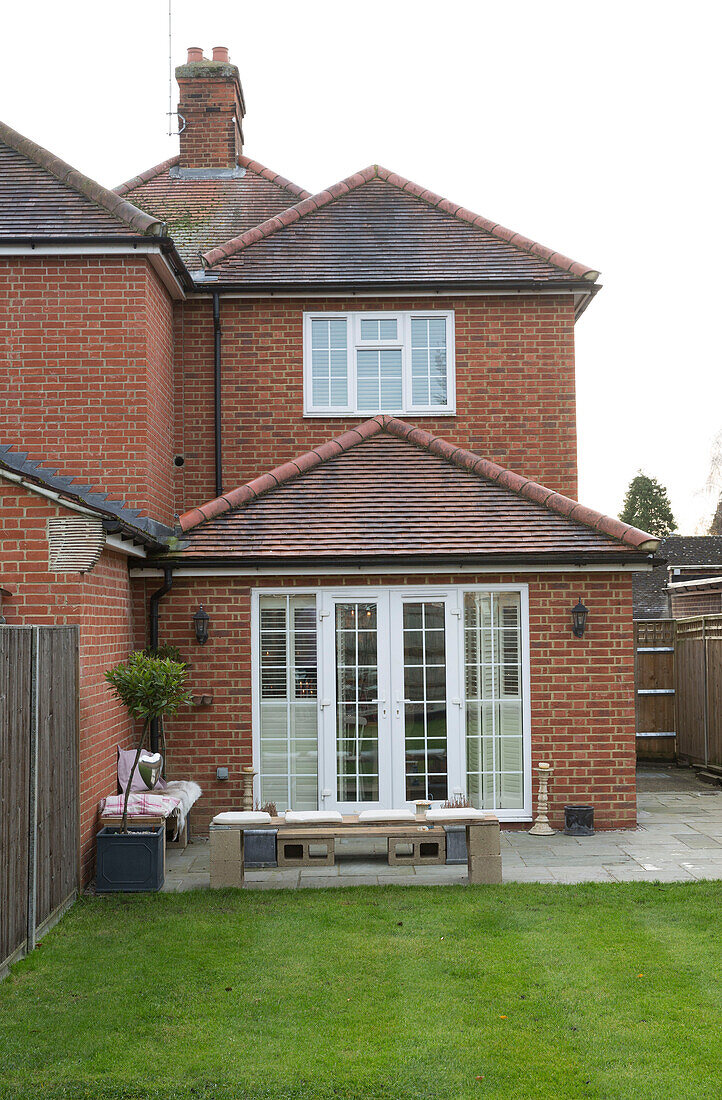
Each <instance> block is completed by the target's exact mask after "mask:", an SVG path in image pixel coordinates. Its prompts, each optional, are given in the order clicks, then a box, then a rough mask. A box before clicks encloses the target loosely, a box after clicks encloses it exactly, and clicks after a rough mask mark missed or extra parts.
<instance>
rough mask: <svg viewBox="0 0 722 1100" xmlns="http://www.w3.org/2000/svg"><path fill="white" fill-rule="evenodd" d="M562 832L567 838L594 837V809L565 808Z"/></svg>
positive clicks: (588, 807) (586, 807)
mask: <svg viewBox="0 0 722 1100" xmlns="http://www.w3.org/2000/svg"><path fill="white" fill-rule="evenodd" d="M564 832H565V833H566V834H567V836H594V807H593V806H565V807H564Z"/></svg>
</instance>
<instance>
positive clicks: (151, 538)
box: [0, 443, 173, 546]
mask: <svg viewBox="0 0 722 1100" xmlns="http://www.w3.org/2000/svg"><path fill="white" fill-rule="evenodd" d="M2 470H4V471H7V472H8V473H9V474H10V475H11V477H13V480H22V481H24V482H28V483H30V484H31V485H38V486H42V487H43V488H44V489H49V490H50V491H51V492H52V493H53V494H57V496H58V500H59V502H60V503H62V502H63V500H69V501H73V502H74V503H76V504H82V505H84V506H85V507H87V508H89V509H91V510H92V511H93V512H96V513H97V514H98V515H101V516H104V517H106V518H107V519H108V520H112V521H117V523H118V524H119V525H120V528H121V529H122V530H123V531H125V532H126V533H127V534H128V535H129V536H130V537H133V538H135V540H136V541H138V542H143V543H145V544H147V545H153V546H160V545H162V544H164V543H165V542H167V540H168V538H170V537H171V536H172V535H173V531H172V529H171V528H170V527H166V526H165V524H162V523H158V521H157V520H154V519H150V518H149V517H148V516H144V515H142V514H141V512H140V510H139V509H138V508H130V507H129V506H128V505H127V504H125V503H124V501H122V500H111V499H110V497H109V495H108V494H107V493H102V492H100V493H99V492H94V491H93V486H92V485H88V484H87V483H84V482H82V481H81V480H80V478H75V477H68V476H63V475H61V474H59V473H58V471H57V470H56V469H51V468H49V467H48V466H46V465H44V463H43V461H42V460H41V461H35V460H32V459H30V458H28V455H27V453H26V452H24V451H15V450H13V448H12V445H10V444H7V443H4V444H0V471H2ZM13 475H14V476H13Z"/></svg>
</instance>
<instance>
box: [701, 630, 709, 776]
mask: <svg viewBox="0 0 722 1100" xmlns="http://www.w3.org/2000/svg"><path fill="white" fill-rule="evenodd" d="M702 692H703V695H702V700H703V704H704V766H705V768H706V767H707V765H708V764H709V708H708V690H707V619H706V618H705V616H704V615H703V616H702Z"/></svg>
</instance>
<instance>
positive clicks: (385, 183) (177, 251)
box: [0, 49, 657, 872]
mask: <svg viewBox="0 0 722 1100" xmlns="http://www.w3.org/2000/svg"><path fill="white" fill-rule="evenodd" d="M176 76H177V79H178V83H179V87H180V102H179V114H180V115H181V116H182V120H183V129H182V132H181V134H180V152H179V156H177V157H174V158H172V159H171V160H169V161H166V162H165V163H163V164H160V165H158V166H156V167H155V168H151V169H150V170H148V171H145V172H142V173H141V174H140V175H139V176H136V177H135V178H134V179H132V180H130V181H129V182H128V183H125V184H123V185H122V186H121V187H118V188H117V189H116V190H115V191H114V192H112V191H108V190H106V189H105V188H102V187H101V186H99V185H98V184H97V183H94V182H93V181H91V180H89V179H88V178H86V177H84V176H83V175H81V174H80V173H79V172H77V171H76V170H75V169H73V168H71V167H70V166H69V165H67V164H64V163H63V162H61V161H60V160H58V158H56V157H54V156H52V155H51V154H50V153H48V152H47V151H46V150H44V149H41V148H40V147H38V146H37V145H35V144H34V143H33V142H31V141H29V140H28V139H26V138H23V137H21V136H20V135H19V134H17V133H15V132H14V131H12V130H11V129H10V128H9V127H5V126H2V127H1V128H0V166H1V174H0V195H1V196H2V201H1V203H0V269H1V270H2V280H3V288H2V298H3V301H4V303H5V310H4V315H3V316H2V318H0V327H1V328H2V334H3V340H2V348H3V351H2V356H3V370H2V372H1V373H0V379H1V381H0V385H2V387H3V395H2V396H3V400H2V402H1V403H0V444H2V446H0V493H1V494H2V506H1V507H2V512H1V521H0V537H1V539H2V559H1V568H0V584H1V585H2V589H3V590H4V594H3V597H2V613H3V614H4V616H5V618H6V620H7V622H8V623H10V624H21V623H79V624H80V628H81V631H80V634H81V738H82V749H83V754H84V757H85V758H86V759H92V762H93V766H92V768H89V769H85V770H84V773H83V776H82V838H83V839H82V844H83V856H84V866H85V868H86V872H87V871H88V870H89V869H90V866H91V863H92V854H93V836H94V829H95V824H96V810H97V803H98V800H99V798H100V797H102V796H103V795H105V794H108V793H111V792H112V791H113V790H114V789H115V788H114V782H115V746H116V744H126V743H129V741H130V738H131V736H132V730H131V729H130V728H129V724H128V721H127V718H126V716H125V715H124V713H123V711H122V709H121V708H119V707H118V706H116V705H115V704H114V703H113V701H112V699H111V697H110V695H109V693H108V692H107V690H106V689H105V686H104V683H103V678H102V674H103V671H104V670H105V669H106V668H108V667H109V666H110V665H112V664H113V663H115V662H117V661H119V660H121V659H123V658H125V656H127V654H128V653H129V652H130V650H131V649H132V648H134V647H142V646H144V645H147V644H149V643H152V642H154V641H160V643H172V644H175V645H177V646H178V647H179V648H180V650H181V652H182V654H183V657H184V658H185V659H187V660H188V662H189V666H190V679H191V683H192V685H193V687H194V690H195V691H196V693H198V694H205V695H207V696H211V697H212V702H211V704H210V705H206V706H200V707H194V708H191V709H189V710H188V711H187V712H185V713H183V714H181V715H179V716H177V717H176V719H175V720H174V721H173V724H172V729H170V730H169V748H168V762H167V763H168V767H169V770H170V772H171V774H172V775H173V776H175V777H182V778H194V779H196V780H197V781H198V782H199V783H200V784H201V786H202V788H203V791H204V796H203V798H202V800H201V802H200V803H199V805H198V807H197V811H198V812H197V814H196V823H197V826H200V827H201V828H202V827H203V825H204V824H207V822H208V821H209V819H210V817H211V816H212V815H213V814H215V813H217V812H219V811H220V810H223V809H229V808H234V807H237V806H238V805H239V802H240V793H241V783H242V769H243V768H244V767H247V766H249V765H252V766H253V767H254V769H255V771H256V773H257V775H256V780H255V783H256V790H255V795H256V798H257V799H258V800H259V801H260V802H261V803H264V802H266V801H269V800H270V801H273V802H275V803H276V804H277V806H278V809H279V810H283V809H285V808H287V807H289V806H292V807H295V808H310V807H314V808H315V807H316V806H321V807H325V808H334V807H338V808H342V809H345V810H352V809H356V808H359V807H362V806H363V807H369V806H374V805H381V806H385V807H388V806H405V805H407V804H410V803H413V802H414V801H415V800H417V799H421V798H428V799H431V800H432V801H435V802H437V803H438V802H439V801H443V800H445V799H446V798H448V797H451V796H453V795H454V794H457V793H465V794H467V795H468V797H469V798H470V799H471V801H472V802H473V803H474V804H475V805H479V806H482V807H487V808H489V809H494V810H496V811H497V812H498V813H499V815H500V817H501V818H502V819H503V820H504V821H505V822H506V823H508V824H509V825H514V824H520V823H523V822H527V821H529V820H530V818H531V816H532V814H533V809H534V792H533V782H532V777H533V767H534V765H535V764H536V763H538V761H539V760H541V759H546V760H550V761H551V762H552V763H553V765H554V768H555V772H554V780H553V785H552V799H551V802H552V819H553V821H554V822H555V823H556V824H559V823H560V821H561V815H562V812H563V806H564V804H565V803H568V802H580V801H583V802H592V803H593V804H594V806H595V809H596V821H597V824H598V825H599V826H600V827H613V826H630V825H633V824H634V823H635V820H636V813H635V777H634V762H635V737H634V735H635V730H634V695H633V682H634V674H633V644H632V641H633V640H632V577H633V574H634V572H635V571H638V570H646V569H649V568H650V560H651V556H652V554H653V552H654V550H655V549H656V546H657V541H656V540H655V539H653V538H651V537H650V536H649V535H647V534H645V533H644V532H640V531H637V530H635V529H633V528H630V527H629V526H627V525H625V524H622V523H621V522H620V521H618V520H616V519H612V518H609V517H605V516H603V515H601V514H600V513H598V512H596V511H593V510H592V509H590V508H587V507H583V506H582V505H580V504H578V503H576V489H577V466H576V419H575V382H574V324H575V322H576V320H577V318H578V317H579V316H580V315H581V313H582V312H583V311H584V310H585V309H586V307H587V306H588V305H589V303H590V302H591V300H592V298H593V297H594V296H595V294H596V292H597V291H598V290H599V284H598V282H597V278H598V273H597V272H595V271H593V270H591V269H589V268H587V267H585V266H583V265H581V264H578V263H574V262H572V261H571V260H568V259H566V258H565V257H564V256H561V255H559V254H558V253H555V252H553V251H552V250H551V249H547V248H544V247H542V246H541V245H538V244H536V243H534V242H532V241H530V240H528V239H526V238H524V237H522V236H520V235H519V234H516V233H513V232H510V231H509V230H506V229H504V228H503V227H502V226H499V225H497V224H495V223H494V222H491V221H488V220H487V219H485V218H482V217H478V216H476V215H474V214H473V213H471V212H469V211H468V210H465V209H462V208H460V207H458V206H456V205H455V204H453V203H451V202H449V201H448V200H446V199H441V198H440V197H439V196H437V195H434V194H433V193H431V192H429V191H427V190H425V189H424V188H422V187H419V186H417V185H415V184H413V183H410V182H409V181H407V180H404V179H402V178H401V177H399V176H397V175H395V174H394V173H393V172H389V171H387V170H386V169H383V168H381V167H380V166H372V167H370V168H367V169H364V170H363V171H361V172H359V173H357V174H356V175H354V176H352V177H350V178H349V179H346V180H344V181H343V182H341V183H338V184H335V185H334V186H332V187H330V188H328V190H326V191H323V192H321V193H320V194H316V195H310V194H308V193H307V192H306V191H304V190H303V189H302V188H300V187H298V186H296V185H295V184H292V183H290V182H289V181H288V180H286V179H284V178H282V177H281V176H279V175H277V174H276V173H275V172H272V171H270V170H269V169H267V168H265V167H264V166H263V165H261V164H259V163H258V162H257V161H254V160H252V159H250V158H249V157H248V156H246V154H245V153H244V151H243V133H242V126H241V124H242V119H243V116H244V112H245V104H244V99H243V93H242V90H241V85H240V81H239V76H238V70H237V69H236V67H235V66H234V65H232V64H231V63H230V62H229V60H228V55H227V51H225V50H220V49H218V50H214V52H213V59H212V60H210V61H209V60H206V59H205V58H204V57H203V55H202V53H201V51H200V50H190V51H189V55H188V63H187V64H185V65H182V66H180V67H179V68H178V69H177V70H176ZM545 486H546V488H545ZM580 599H581V600H582V601H583V603H584V605H585V606H586V607H587V608H588V620H587V627H586V631H585V632H584V634H583V636H581V637H577V636H575V635H574V634H573V632H572V623H571V617H570V612H571V609H572V607H573V606H574V605H575V604H577V602H578V600H580ZM201 604H202V605H203V608H204V609H205V610H206V612H207V613H208V615H209V627H208V641H207V644H204V645H199V644H198V643H197V641H196V636H195V632H194V623H193V615H194V613H195V612H196V611H197V609H198V607H199V605H201ZM218 768H227V769H228V779H227V780H223V779H219V778H217V769H218Z"/></svg>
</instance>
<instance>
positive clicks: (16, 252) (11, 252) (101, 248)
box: [0, 241, 186, 301]
mask: <svg viewBox="0 0 722 1100" xmlns="http://www.w3.org/2000/svg"><path fill="white" fill-rule="evenodd" d="M138 255H142V256H147V257H148V262H149V263H150V265H151V267H152V268H153V270H154V271H155V273H156V275H157V276H158V278H159V279H160V280H161V282H162V283H163V286H164V287H165V288H166V290H167V291H168V293H169V294H170V296H171V297H172V298H174V299H175V300H176V301H184V300H185V297H186V292H185V290H184V289H183V287H182V286H181V284H180V283H179V281H178V279H177V277H176V274H175V272H174V271H173V268H172V267H171V266H170V264H169V263H168V261H167V260H166V258H165V256H164V254H163V251H162V249H161V247H160V245H158V244H155V243H154V242H153V241H148V242H147V243H146V242H145V241H143V242H142V243H139V244H123V243H122V242H118V243H117V244H114V243H110V244H92V243H88V244H57V243H54V244H43V243H42V242H41V243H39V244H33V245H30V244H2V243H0V257H1V256H138Z"/></svg>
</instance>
